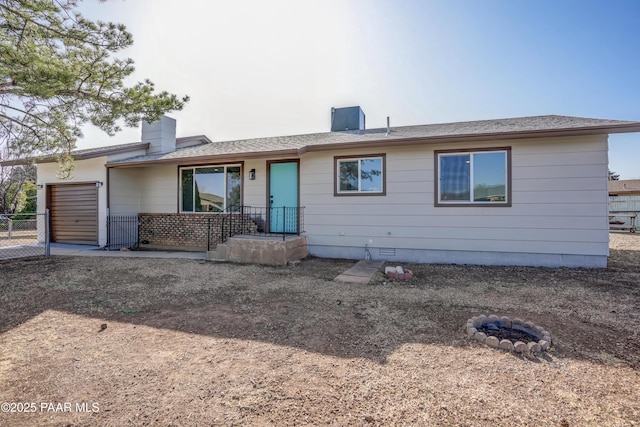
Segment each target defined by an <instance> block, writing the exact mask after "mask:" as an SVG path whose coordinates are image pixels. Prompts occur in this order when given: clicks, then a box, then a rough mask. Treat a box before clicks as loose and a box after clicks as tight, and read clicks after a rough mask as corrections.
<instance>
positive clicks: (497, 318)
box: [487, 314, 500, 323]
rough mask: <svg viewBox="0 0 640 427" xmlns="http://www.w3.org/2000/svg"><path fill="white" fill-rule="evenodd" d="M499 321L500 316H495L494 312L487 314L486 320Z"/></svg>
mask: <svg viewBox="0 0 640 427" xmlns="http://www.w3.org/2000/svg"><path fill="white" fill-rule="evenodd" d="M499 321H500V318H499V317H498V316H496V315H495V314H491V315H489V316H487V322H491V323H498V322H499Z"/></svg>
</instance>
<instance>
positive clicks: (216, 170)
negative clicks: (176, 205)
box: [180, 166, 242, 212]
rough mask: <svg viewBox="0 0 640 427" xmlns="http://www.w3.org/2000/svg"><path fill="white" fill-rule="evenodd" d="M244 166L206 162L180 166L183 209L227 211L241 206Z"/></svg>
mask: <svg viewBox="0 0 640 427" xmlns="http://www.w3.org/2000/svg"><path fill="white" fill-rule="evenodd" d="M241 177H242V168H241V167H240V166H205V167H196V168H182V169H180V187H181V188H180V192H181V195H182V197H181V198H180V205H181V206H180V210H181V211H182V212H224V211H232V210H234V209H236V208H237V207H239V206H240V203H241V200H242V195H241V189H242V186H241Z"/></svg>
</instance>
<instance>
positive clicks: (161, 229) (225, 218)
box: [139, 213, 257, 249]
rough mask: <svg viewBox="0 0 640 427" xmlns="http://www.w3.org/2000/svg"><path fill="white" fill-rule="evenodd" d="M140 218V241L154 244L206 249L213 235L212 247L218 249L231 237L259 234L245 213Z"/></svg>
mask: <svg viewBox="0 0 640 427" xmlns="http://www.w3.org/2000/svg"><path fill="white" fill-rule="evenodd" d="M139 216H140V242H141V243H142V242H144V243H145V244H147V243H148V244H151V245H159V246H176V247H183V248H203V249H206V248H207V236H208V235H209V236H210V242H211V245H210V247H211V248H215V247H216V246H217V244H218V243H220V242H221V241H222V240H226V238H227V237H228V236H229V235H230V234H255V233H256V231H257V226H256V224H255V223H254V222H253V221H251V219H249V218H248V217H247V216H243V215H241V214H155V213H141V214H139ZM230 229H231V230H233V232H232V233H229V230H230ZM223 233H224V235H223Z"/></svg>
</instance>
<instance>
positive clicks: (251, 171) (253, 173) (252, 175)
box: [249, 169, 256, 181]
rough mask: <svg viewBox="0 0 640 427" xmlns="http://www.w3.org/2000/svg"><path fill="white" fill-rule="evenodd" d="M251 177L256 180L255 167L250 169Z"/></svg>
mask: <svg viewBox="0 0 640 427" xmlns="http://www.w3.org/2000/svg"><path fill="white" fill-rule="evenodd" d="M249 179H250V180H251V181H253V180H255V179H256V170H255V169H251V170H250V171H249Z"/></svg>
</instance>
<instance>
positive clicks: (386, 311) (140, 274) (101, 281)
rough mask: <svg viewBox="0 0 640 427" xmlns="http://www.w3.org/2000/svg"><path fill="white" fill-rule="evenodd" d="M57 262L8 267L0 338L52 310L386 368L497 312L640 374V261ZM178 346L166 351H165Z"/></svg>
mask: <svg viewBox="0 0 640 427" xmlns="http://www.w3.org/2000/svg"><path fill="white" fill-rule="evenodd" d="M354 263H355V262H354V261H348V260H322V259H315V258H311V259H308V260H305V261H303V262H302V263H301V264H300V265H299V266H296V267H264V266H255V265H234V264H224V263H209V262H203V261H194V260H160V259H133V258H127V259H121V258H83V257H53V258H31V259H22V260H12V261H3V262H0V276H1V277H2V284H1V285H0V301H1V303H2V306H3V310H2V312H0V332H6V331H8V330H11V329H12V328H14V327H15V326H17V325H20V324H22V323H23V322H25V321H27V320H29V319H30V318H32V317H34V316H37V315H39V314H40V313H41V312H43V311H45V310H59V311H66V312H69V313H73V314H78V315H83V316H87V317H89V318H95V319H96V320H95V322H89V323H91V324H88V325H87V327H88V328H92V329H94V330H96V333H98V332H97V331H98V329H99V325H100V324H101V323H102V322H103V321H105V320H106V321H107V323H108V322H109V321H118V322H127V323H131V324H140V325H146V326H151V327H155V328H167V329H171V330H176V331H183V332H189V333H195V334H201V335H208V336H215V337H225V338H227V337H228V338H237V339H243V340H256V341H261V342H268V343H274V344H278V345H282V346H291V347H295V348H299V349H303V350H306V351H310V352H316V353H321V354H326V355H331V356H338V357H343V358H368V359H372V360H375V361H378V362H384V361H385V360H386V358H387V357H388V356H389V355H390V354H391V353H393V352H394V351H395V349H396V348H398V347H399V346H401V345H403V344H405V343H414V342H418V343H431V344H438V345H443V346H473V345H479V344H477V343H472V342H470V341H469V340H468V339H467V338H466V336H465V335H464V331H463V325H464V324H465V322H466V320H467V319H468V318H470V317H472V316H475V315H478V314H490V313H496V314H498V315H506V316H510V317H521V318H524V319H527V320H532V321H534V322H535V323H537V324H539V325H541V326H543V327H544V328H545V329H547V330H549V331H550V332H551V333H552V336H553V339H554V347H553V350H552V352H551V353H550V355H551V356H552V357H556V356H560V357H576V358H582V359H588V360H592V361H593V360H595V361H598V362H603V363H611V361H614V363H621V364H628V365H630V366H632V367H634V368H639V367H640V339H638V336H637V331H638V330H640V303H639V302H638V301H640V286H639V285H638V284H639V283H640V252H638V251H612V256H611V267H610V268H608V269H599V270H588V269H547V268H523V267H483V266H454V265H411V266H410V268H411V269H412V270H413V271H414V276H415V279H414V280H412V281H410V282H395V283H394V282H386V281H385V278H384V277H383V276H382V274H380V273H378V275H377V276H375V277H374V279H373V280H372V283H371V284H369V285H361V284H347V283H339V282H335V281H333V278H334V277H336V276H337V275H338V274H340V273H342V272H344V271H345V270H347V269H348V268H349V267H351V266H353V265H354ZM165 344H166V345H167V346H170V343H165Z"/></svg>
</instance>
